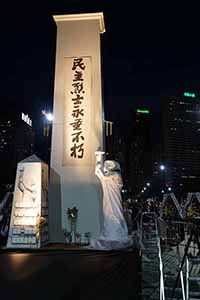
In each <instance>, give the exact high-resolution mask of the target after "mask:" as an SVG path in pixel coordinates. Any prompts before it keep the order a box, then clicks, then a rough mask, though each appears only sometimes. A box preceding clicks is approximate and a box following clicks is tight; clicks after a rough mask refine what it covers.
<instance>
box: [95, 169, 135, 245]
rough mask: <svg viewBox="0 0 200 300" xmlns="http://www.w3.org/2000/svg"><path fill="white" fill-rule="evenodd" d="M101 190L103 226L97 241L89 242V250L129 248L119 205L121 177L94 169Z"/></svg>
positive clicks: (126, 231)
mask: <svg viewBox="0 0 200 300" xmlns="http://www.w3.org/2000/svg"><path fill="white" fill-rule="evenodd" d="M95 173H96V175H97V176H98V177H99V179H100V181H101V184H102V188H103V224H102V228H101V231H100V236H99V238H98V239H94V240H91V244H90V248H93V249H97V250H114V249H116V250H117V249H122V248H127V247H130V246H131V244H132V241H131V240H130V239H129V237H128V229H127V224H126V221H125V219H124V216H123V210H122V205H121V189H120V187H121V184H122V180H121V176H120V175H119V174H118V172H111V173H110V174H109V175H104V174H103V172H102V171H101V170H100V169H98V168H96V171H95Z"/></svg>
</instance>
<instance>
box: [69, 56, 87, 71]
mask: <svg viewBox="0 0 200 300" xmlns="http://www.w3.org/2000/svg"><path fill="white" fill-rule="evenodd" d="M77 67H79V68H80V69H82V70H85V65H84V63H83V59H82V58H74V61H73V67H72V70H76V68H77Z"/></svg>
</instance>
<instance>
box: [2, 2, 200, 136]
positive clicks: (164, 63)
mask: <svg viewBox="0 0 200 300" xmlns="http://www.w3.org/2000/svg"><path fill="white" fill-rule="evenodd" d="M40 2H42V1H40ZM137 2H138V1H137ZM134 3H135V1H126V0H124V1H114V0H113V1H102V0H101V1H94V0H93V1H92V0H91V1H83V0H82V1H76V0H73V1H72V0H66V1H58V0H55V1H48V3H47V4H46V5H45V4H39V2H38V3H37V2H36V1H27V2H26V5H24V4H22V2H19V3H16V4H13V3H12V4H11V2H10V3H8V5H7V7H3V8H2V9H1V24H0V25H1V47H0V62H1V72H0V98H1V102H2V103H3V99H4V98H5V97H8V98H13V99H15V101H17V102H19V101H25V102H26V103H29V104H30V107H31V109H32V114H33V118H34V120H35V121H36V120H37V122H39V118H41V115H40V114H39V112H40V111H41V109H43V108H46V109H50V110H52V104H53V89H54V68H55V43H56V25H55V23H54V21H53V18H52V15H55V14H71V13H88V12H101V11H102V12H104V20H105V27H106V32H105V33H104V34H103V35H101V41H102V76H103V96H104V106H105V116H106V119H108V120H111V121H114V123H115V125H116V127H120V128H122V129H124V128H126V127H127V125H128V124H130V123H131V121H132V117H133V111H134V109H135V108H136V107H140V108H149V109H151V110H152V115H153V119H154V122H153V124H154V125H153V126H154V128H155V127H156V126H157V124H159V123H158V122H159V115H160V99H161V98H162V96H163V95H182V94H183V92H184V91H193V92H196V93H198V92H199V89H198V88H199V82H200V34H199V17H198V15H197V14H198V9H197V8H195V7H194V6H189V4H188V5H187V6H184V5H183V4H181V6H179V7H178V6H175V5H174V4H173V5H169V2H165V3H162V5H160V6H158V5H156V4H152V2H151V3H149V4H148V5H147V4H146V3H144V2H142V1H141V2H140V3H141V4H137V5H136V4H134ZM131 4H132V5H131ZM37 122H35V124H37ZM155 135H158V131H155Z"/></svg>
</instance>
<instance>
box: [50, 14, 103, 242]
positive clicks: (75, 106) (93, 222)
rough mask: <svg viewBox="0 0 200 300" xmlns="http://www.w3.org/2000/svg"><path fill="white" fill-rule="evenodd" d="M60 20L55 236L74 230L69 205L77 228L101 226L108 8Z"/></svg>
mask: <svg viewBox="0 0 200 300" xmlns="http://www.w3.org/2000/svg"><path fill="white" fill-rule="evenodd" d="M54 20H55V22H56V24H57V48H56V69H55V92H54V108H53V115H54V120H53V128H52V148H51V176H50V192H49V210H50V211H49V223H50V225H49V229H50V240H51V241H52V242H59V241H62V240H63V235H62V230H63V229H67V230H69V226H68V224H67V214H66V211H67V208H72V207H74V206H76V207H77V208H78V210H79V212H78V222H77V231H78V232H79V233H81V234H84V233H85V232H91V234H92V237H95V236H96V235H97V234H98V231H99V219H100V216H101V209H102V208H101V206H102V195H101V189H100V184H99V182H98V180H97V178H96V176H95V173H94V172H95V151H96V150H97V148H98V147H99V146H100V147H101V148H102V149H103V111H102V93H101V55H100V54H101V53H100V33H103V32H104V31H105V28H104V19H103V13H91V14H75V15H62V16H54Z"/></svg>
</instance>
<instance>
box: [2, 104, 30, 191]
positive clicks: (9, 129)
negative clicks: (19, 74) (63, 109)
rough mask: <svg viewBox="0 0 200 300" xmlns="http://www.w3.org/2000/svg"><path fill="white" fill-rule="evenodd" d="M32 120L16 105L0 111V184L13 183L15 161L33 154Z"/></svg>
mask: <svg viewBox="0 0 200 300" xmlns="http://www.w3.org/2000/svg"><path fill="white" fill-rule="evenodd" d="M33 151H34V131H33V128H32V120H31V119H30V117H29V116H28V114H27V112H26V111H25V110H24V111H21V110H20V109H18V105H14V104H12V105H10V106H9V105H7V106H5V107H4V108H2V109H1V111H0V166H1V169H0V184H1V185H2V184H13V183H14V180H15V172H16V167H17V163H18V162H19V161H21V160H23V159H24V158H26V157H28V156H30V155H31V154H33Z"/></svg>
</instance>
